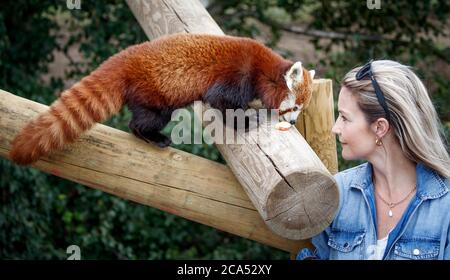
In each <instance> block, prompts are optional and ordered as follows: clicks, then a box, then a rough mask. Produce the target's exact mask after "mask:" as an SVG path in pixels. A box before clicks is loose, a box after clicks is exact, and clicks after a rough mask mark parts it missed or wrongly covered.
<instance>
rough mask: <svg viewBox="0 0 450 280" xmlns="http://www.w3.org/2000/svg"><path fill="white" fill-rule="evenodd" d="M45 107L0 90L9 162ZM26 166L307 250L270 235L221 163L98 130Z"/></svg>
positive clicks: (2, 152)
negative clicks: (23, 133) (16, 138)
mask: <svg viewBox="0 0 450 280" xmlns="http://www.w3.org/2000/svg"><path fill="white" fill-rule="evenodd" d="M47 109H48V107H47V106H45V105H42V104H39V103H36V102H33V101H31V100H27V99H24V98H21V97H18V96H16V95H13V94H11V93H8V92H6V91H3V90H0V156H2V157H4V158H8V154H9V151H10V148H11V146H10V142H11V141H12V139H13V138H14V136H15V135H16V134H17V133H18V132H19V131H20V129H21V128H22V127H24V126H25V124H26V123H28V122H29V121H30V120H32V119H33V118H34V117H36V116H37V115H38V114H39V113H41V112H44V111H45V110H47ZM32 167H34V168H37V169H39V170H42V171H44V172H47V173H50V174H53V175H56V176H58V177H62V178H65V179H68V180H71V181H74V182H78V183H80V184H83V185H86V186H89V187H92V188H95V189H98V190H102V191H104V192H107V193H110V194H113V195H116V196H118V197H121V198H124V199H127V200H131V201H134V202H137V203H140V204H144V205H148V206H151V207H155V208H158V209H161V210H163V211H167V212H169V213H172V214H175V215H178V216H181V217H184V218H186V219H189V220H192V221H196V222H199V223H202V224H205V225H208V226H211V227H215V228H217V229H219V230H223V231H226V232H230V233H232V234H235V235H238V236H241V237H244V238H248V239H252V240H255V241H258V242H260V243H263V244H267V245H270V246H272V247H275V248H279V249H282V250H285V251H288V252H292V253H295V252H297V251H298V249H299V248H300V247H304V246H308V242H307V241H293V240H288V239H285V238H282V237H280V236H278V235H276V234H274V233H273V232H272V231H271V230H270V229H269V228H268V227H267V226H266V225H265V222H264V221H263V220H262V218H261V216H260V215H259V213H258V212H257V211H256V209H255V208H254V206H253V204H252V202H251V201H250V200H249V198H248V196H247V195H246V194H245V192H244V190H243V189H242V187H241V185H240V184H239V182H238V181H237V180H236V178H235V176H234V175H233V173H232V172H231V171H230V169H229V168H228V167H227V166H225V165H222V164H219V163H216V162H213V161H210V160H207V159H204V158H201V157H198V156H195V155H192V154H189V153H186V152H183V151H180V150H177V149H173V148H167V149H160V148H157V147H155V146H154V145H149V144H147V143H145V142H144V141H141V140H139V139H137V138H136V137H134V136H133V135H131V134H128V133H126V132H123V131H120V130H117V129H114V128H110V127H107V126H105V125H101V124H97V125H96V126H95V127H94V128H93V129H92V130H90V131H88V132H87V133H86V134H84V135H83V136H82V137H81V138H79V139H78V140H77V141H76V142H75V143H74V144H72V145H69V146H67V148H66V149H64V150H62V151H60V152H56V153H54V154H52V155H51V156H49V157H46V158H42V159H41V160H39V161H37V162H36V163H35V164H33V165H32Z"/></svg>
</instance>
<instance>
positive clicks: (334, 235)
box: [328, 229, 366, 253]
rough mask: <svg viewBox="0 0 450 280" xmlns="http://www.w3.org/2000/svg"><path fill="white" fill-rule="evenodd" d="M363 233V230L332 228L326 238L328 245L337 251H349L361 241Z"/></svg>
mask: <svg viewBox="0 0 450 280" xmlns="http://www.w3.org/2000/svg"><path fill="white" fill-rule="evenodd" d="M365 234H366V233H365V231H345V230H338V229H332V230H331V232H330V235H329V238H328V246H330V247H331V248H333V249H335V250H337V251H340V252H343V253H349V252H351V251H353V249H355V247H357V246H358V245H360V244H361V243H362V242H363V240H364V235H365Z"/></svg>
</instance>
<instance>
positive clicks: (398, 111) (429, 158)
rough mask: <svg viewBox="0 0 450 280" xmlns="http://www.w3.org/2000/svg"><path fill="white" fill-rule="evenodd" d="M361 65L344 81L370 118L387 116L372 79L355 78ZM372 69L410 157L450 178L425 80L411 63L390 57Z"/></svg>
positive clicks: (448, 161)
mask: <svg viewBox="0 0 450 280" xmlns="http://www.w3.org/2000/svg"><path fill="white" fill-rule="evenodd" d="M359 69H361V67H357V68H355V69H353V70H351V71H350V72H348V73H347V74H346V75H345V77H344V80H343V82H342V86H345V87H347V88H348V89H349V90H350V91H351V92H352V93H353V94H354V96H355V97H356V99H357V100H358V106H359V107H360V109H361V110H362V111H363V113H364V115H365V117H366V119H367V121H368V122H369V123H373V122H374V121H376V120H377V119H378V118H386V114H385V111H384V110H383V107H381V105H380V103H379V102H378V99H377V96H376V94H375V90H374V88H373V86H372V83H371V81H370V79H362V80H359V81H358V80H356V78H355V75H356V73H357V72H358V70H359ZM372 72H373V74H374V77H375V79H376V80H377V82H378V84H379V85H380V88H381V90H382V92H383V94H384V97H385V99H386V103H387V105H388V108H389V113H390V117H391V121H390V123H389V124H390V125H391V127H392V128H393V130H394V132H395V136H396V138H397V139H398V141H399V143H400V145H401V148H402V150H403V152H404V154H405V156H406V157H407V158H409V159H410V160H412V161H414V162H416V163H418V162H420V163H422V164H424V165H425V166H427V167H429V168H431V169H434V170H435V171H436V172H438V173H439V174H440V175H442V176H443V177H446V178H450V157H449V153H448V151H447V147H446V143H444V142H445V141H446V140H445V138H444V134H443V131H442V127H441V124H440V120H439V118H438V115H437V113H436V110H435V108H434V106H433V103H432V102H431V99H430V97H429V95H428V92H427V90H426V88H425V86H424V85H423V83H422V81H421V80H420V79H419V78H418V77H417V76H416V74H414V72H413V71H411V69H410V68H409V67H408V66H405V65H402V64H400V63H398V62H395V61H391V60H378V61H374V62H372Z"/></svg>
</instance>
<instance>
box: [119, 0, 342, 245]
mask: <svg viewBox="0 0 450 280" xmlns="http://www.w3.org/2000/svg"><path fill="white" fill-rule="evenodd" d="M127 3H128V5H129V6H130V8H131V10H132V12H133V14H134V15H135V16H136V18H137V20H138V22H139V23H140V25H141V27H142V28H143V29H144V32H145V33H146V34H147V36H148V37H149V38H150V39H154V38H156V37H159V36H162V35H165V34H170V33H176V32H188V33H189V32H193V33H200V32H203V33H211V34H219V35H223V32H222V31H221V30H220V28H218V26H217V24H216V23H215V22H214V20H213V19H212V18H211V17H210V16H209V15H208V12H207V11H206V10H205V9H204V8H203V6H201V5H200V3H199V2H198V1H196V0H194V1H176V0H164V1H150V0H137V1H136V0H127ZM250 134H251V135H250V137H249V138H247V139H248V140H249V142H248V143H247V144H245V145H240V144H217V147H218V149H219V151H220V152H221V154H222V155H223V156H224V158H225V160H226V161H227V164H228V165H229V166H230V168H231V170H232V171H233V173H234V174H235V175H236V177H237V179H238V180H239V182H240V183H241V184H242V186H243V188H244V189H245V191H246V193H247V194H248V196H249V197H250V199H251V201H252V202H253V204H254V205H255V207H256V209H257V210H258V211H259V213H260V215H261V217H262V218H263V219H264V221H265V222H266V224H267V225H268V226H269V227H270V228H271V229H272V230H273V231H274V232H276V233H277V234H279V235H280V236H283V237H285V238H289V239H293V240H299V239H305V238H309V237H311V236H313V235H315V234H318V233H319V232H321V231H322V230H323V229H324V228H325V227H326V226H328V225H329V224H330V223H331V221H332V219H333V217H334V215H335V212H336V210H337V207H338V203H339V193H338V189H337V186H336V182H335V181H334V179H333V177H332V176H331V174H330V173H329V171H328V170H327V169H326V167H325V166H324V165H323V163H322V162H321V161H320V159H319V158H318V157H317V155H316V154H315V153H314V151H313V150H312V149H311V147H310V146H309V145H308V143H307V142H306V141H305V140H304V138H303V137H302V136H301V134H300V133H299V132H298V131H297V130H296V129H295V128H291V130H289V131H287V132H279V131H275V130H274V129H273V127H271V126H268V127H267V128H262V129H259V130H257V131H256V132H255V131H254V132H250ZM224 135H226V134H225V133H224ZM260 135H262V137H259V136H260ZM241 137H244V136H243V135H241ZM221 142H222V143H227V142H226V141H225V140H224V141H221Z"/></svg>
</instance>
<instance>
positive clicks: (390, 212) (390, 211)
mask: <svg viewBox="0 0 450 280" xmlns="http://www.w3.org/2000/svg"><path fill="white" fill-rule="evenodd" d="M392 216H394V214H392V210H391V209H389V217H391V218H392Z"/></svg>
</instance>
